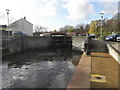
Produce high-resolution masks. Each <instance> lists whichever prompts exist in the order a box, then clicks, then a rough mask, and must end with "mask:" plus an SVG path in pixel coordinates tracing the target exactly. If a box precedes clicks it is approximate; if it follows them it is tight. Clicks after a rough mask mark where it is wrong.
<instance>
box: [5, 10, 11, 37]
mask: <svg viewBox="0 0 120 90" xmlns="http://www.w3.org/2000/svg"><path fill="white" fill-rule="evenodd" d="M9 11H10V10H9V9H6V12H7V22H8V26H9ZM8 38H9V31H8Z"/></svg>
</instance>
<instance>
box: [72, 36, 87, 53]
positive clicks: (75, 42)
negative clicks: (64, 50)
mask: <svg viewBox="0 0 120 90" xmlns="http://www.w3.org/2000/svg"><path fill="white" fill-rule="evenodd" d="M85 40H86V36H75V37H72V49H73V50H75V51H79V52H83V51H84V43H85Z"/></svg>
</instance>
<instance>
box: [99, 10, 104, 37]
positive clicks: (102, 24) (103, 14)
mask: <svg viewBox="0 0 120 90" xmlns="http://www.w3.org/2000/svg"><path fill="white" fill-rule="evenodd" d="M100 15H101V37H102V35H103V30H102V29H103V28H102V27H103V24H102V23H103V15H104V13H103V12H101V13H100Z"/></svg>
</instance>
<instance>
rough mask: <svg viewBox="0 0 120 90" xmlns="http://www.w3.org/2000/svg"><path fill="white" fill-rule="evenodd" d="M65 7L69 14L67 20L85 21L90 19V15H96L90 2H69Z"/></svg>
mask: <svg viewBox="0 0 120 90" xmlns="http://www.w3.org/2000/svg"><path fill="white" fill-rule="evenodd" d="M63 7H64V8H66V9H67V11H68V13H69V15H68V17H67V18H68V19H70V20H73V21H78V20H85V19H87V18H89V16H88V15H90V14H93V15H95V12H94V9H93V5H92V4H90V3H89V2H88V0H84V2H81V0H76V1H74V0H69V1H68V2H67V4H65V5H64V6H63Z"/></svg>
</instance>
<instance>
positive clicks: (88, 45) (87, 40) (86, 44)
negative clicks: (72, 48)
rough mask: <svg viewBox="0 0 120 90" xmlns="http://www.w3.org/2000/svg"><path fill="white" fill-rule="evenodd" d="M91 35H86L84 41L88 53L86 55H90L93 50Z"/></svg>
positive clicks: (85, 50)
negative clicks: (91, 49) (91, 47)
mask: <svg viewBox="0 0 120 90" xmlns="http://www.w3.org/2000/svg"><path fill="white" fill-rule="evenodd" d="M89 41H90V37H89V34H88V35H87V37H86V42H85V43H84V52H85V53H86V55H90V54H91V51H90V43H89Z"/></svg>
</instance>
